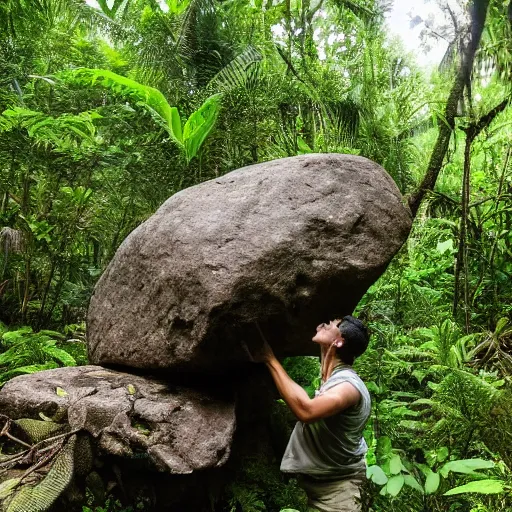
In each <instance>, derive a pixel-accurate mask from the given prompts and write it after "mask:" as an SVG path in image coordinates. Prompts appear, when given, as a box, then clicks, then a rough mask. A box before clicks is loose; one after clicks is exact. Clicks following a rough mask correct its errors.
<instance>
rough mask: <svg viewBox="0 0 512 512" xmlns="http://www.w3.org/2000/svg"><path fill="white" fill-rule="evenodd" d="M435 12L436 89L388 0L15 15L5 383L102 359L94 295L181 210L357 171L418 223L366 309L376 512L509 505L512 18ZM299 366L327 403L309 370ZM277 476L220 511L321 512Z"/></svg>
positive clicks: (4, 23) (2, 296)
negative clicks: (315, 159)
mask: <svg viewBox="0 0 512 512" xmlns="http://www.w3.org/2000/svg"><path fill="white" fill-rule="evenodd" d="M437 3H438V4H439V5H440V6H441V8H442V10H443V12H444V13H445V15H446V23H443V24H442V25H441V26H435V23H434V22H433V21H432V20H421V19H418V17H416V18H415V19H414V22H415V23H423V26H424V29H423V34H424V37H425V43H426V44H430V43H432V41H434V42H435V41H436V38H444V39H446V40H447V41H448V42H449V45H448V50H447V52H446V55H445V57H444V59H443V61H442V63H441V66H440V67H439V69H438V70H436V71H435V72H433V73H431V74H427V73H426V72H425V71H424V70H422V69H420V68H419V67H418V66H417V65H416V64H415V61H414V56H412V55H409V54H407V53H406V52H405V51H404V49H403V47H402V46H401V44H400V42H398V41H396V40H390V39H389V37H388V35H387V30H386V26H385V11H386V9H387V8H388V7H389V5H388V4H389V3H388V2H384V1H381V0H366V1H362V0H316V1H314V0H284V1H280V0H269V1H265V2H262V1H259V0H254V1H253V0H228V1H215V0H165V1H154V0H124V1H120V0H114V1H113V2H107V1H105V0H98V2H97V4H93V2H85V1H83V0H72V1H61V0H44V1H40V0H6V1H4V2H2V3H1V4H0V321H1V322H3V323H1V324H0V336H1V341H0V347H1V348H0V351H1V353H0V384H2V383H4V382H6V381H7V380H8V379H10V378H12V377H13V376H16V375H19V374H22V373H30V372H34V371H39V370H41V369H48V368H55V367H57V366H59V365H74V364H85V363H86V355H85V349H84V342H83V340H84V338H83V336H84V324H83V321H84V317H85V311H86V309H87V303H88V299H89V297H90V294H91V292H92V288H93V286H94V284H95V282H96V280H97V278H98V277H99V275H100V274H101V272H102V271H103V270H104V268H105V267H106V265H107V264H108V262H109V261H110V259H111V258H112V256H113V254H114V253H115V251H116V249H117V247H118V246H119V244H120V243H121V242H122V240H123V239H124V238H125V237H126V235H127V234H128V233H129V232H130V231H132V230H133V229H134V228H135V227H136V226H137V225H139V224H140V223H141V222H143V221H144V220H145V219H146V218H147V217H148V216H149V215H151V214H152V213H153V212H154V211H155V210H156V209H157V208H158V206H159V205H160V204H161V203H162V202H163V201H164V200H165V199H167V198H168V197H169V196H170V195H172V194H173V193H175V192H177V191H179V190H181V189H183V188H184V187H188V186H191V185H194V184H197V183H200V182H203V181H205V180H208V179H211V178H214V177H217V176H219V175H222V174H225V173H226V172H229V171H231V170H233V169H236V168H239V167H242V166H244V165H249V164H251V163H256V162H262V161H266V160H270V159H275V158H280V157H285V156H292V155H297V154H304V153H309V152H342V153H353V154H359V155H362V156H366V157H368V158H371V159H373V160H375V161H377V162H378V163H380V164H381V165H383V166H384V167H385V168H386V170H387V171H388V172H389V173H390V175H391V176H392V177H393V179H394V180H395V182H396V183H397V185H398V187H399V188H400V190H401V192H402V193H403V194H404V196H406V197H408V198H409V204H410V205H411V207H412V209H413V211H414V213H415V215H416V217H415V224H414V227H413V231H412V233H411V236H410V238H409V240H408V242H407V244H406V245H405V246H404V247H403V248H402V250H401V252H400V253H399V254H398V255H397V257H396V258H395V260H394V261H393V263H392V264H391V265H390V267H389V268H388V270H387V272H386V273H385V275H384V276H383V277H382V278H381V279H380V280H379V281H378V282H377V283H376V284H375V285H374V286H373V287H372V288H371V289H370V290H369V291H368V293H367V295H366V296H365V298H364V299H363V301H362V302H361V304H360V305H359V307H358V312H357V314H359V316H360V317H361V318H363V319H364V320H365V321H366V322H368V324H369V326H370V327H371V331H372V342H371V347H370V349H369V350H368V351H367V353H366V354H365V356H364V357H363V358H361V360H360V361H359V362H358V370H359V371H360V373H361V375H362V376H363V378H364V379H365V381H366V382H367V383H368V387H369V389H370V391H371V393H372V397H373V402H374V408H373V414H372V421H371V422H370V424H369V425H368V428H367V432H366V438H367V441H368V445H369V447H370V450H369V453H368V458H367V459H368V465H369V473H368V476H369V482H368V485H367V488H366V489H365V493H364V494H365V496H364V506H365V508H366V510H373V511H386V512H392V511H395V510H396V511H404V510H407V511H409V510H410V511H418V512H419V511H427V510H428V511H432V512H437V511H446V510H449V511H468V512H469V511H471V512H486V511H488V512H491V511H492V512H499V511H506V510H510V509H511V507H512V503H511V501H512V498H511V496H510V490H511V485H512V475H511V464H512V452H511V448H510V447H511V446H512V443H511V436H512V410H511V407H512V406H511V403H512V402H511V398H512V397H511V393H512V386H511V381H510V378H511V377H510V376H511V373H512V354H511V350H512V201H511V199H512V170H511V158H510V157H511V148H510V141H511V139H512V130H511V122H512V118H511V115H512V114H511V112H510V109H509V101H510V94H511V91H510V83H511V73H512V54H511V52H512V38H511V17H510V12H511V6H510V5H509V2H508V1H506V2H503V1H502V0H471V1H463V0H459V1H457V2H453V1H452V2H444V1H441V0H437ZM511 5H512V4H511ZM287 368H288V369H289V371H290V372H291V374H292V375H293V376H295V377H296V378H297V380H298V381H299V382H300V383H301V385H303V386H304V387H306V388H307V389H308V391H309V392H310V393H312V392H313V390H314V387H315V385H316V384H317V383H318V368H317V363H316V362H315V361H314V360H311V359H301V360H295V361H294V360H290V361H288V362H287ZM277 407H279V405H277ZM264 464H265V462H264V461H259V460H252V461H249V462H248V464H247V467H246V471H245V472H244V474H241V475H240V478H239V480H237V481H235V482H233V484H232V485H231V486H230V488H229V489H228V495H226V496H224V498H223V499H222V500H221V502H222V504H223V505H222V509H223V510H224V509H225V510H231V511H242V512H252V511H263V510H269V511H273V510H277V509H279V508H289V509H292V508H295V509H297V510H301V511H302V510H305V505H304V496H303V495H302V494H301V491H300V490H299V489H298V487H297V486H296V484H295V482H294V481H293V480H291V481H286V480H284V479H283V478H282V477H281V476H280V475H279V474H278V472H277V471H275V467H277V461H276V462H275V465H274V469H271V470H269V469H268V467H267V468H266V469H265V466H264ZM3 491H4V492H9V489H7V490H6V489H5V488H3ZM20 499H21V498H20ZM90 506H92V505H91V504H84V510H93V509H92V508H90ZM121 506H122V505H121V504H119V502H117V501H116V500H115V499H114V498H112V499H110V498H109V499H108V500H107V502H106V503H105V505H104V506H102V507H95V508H94V509H95V510H98V511H99V510H120V509H121ZM220 506H221V505H219V507H220ZM220 509H221V508H219V510H220Z"/></svg>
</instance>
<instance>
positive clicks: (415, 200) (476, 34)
mask: <svg viewBox="0 0 512 512" xmlns="http://www.w3.org/2000/svg"><path fill="white" fill-rule="evenodd" d="M488 7H489V0H473V2H472V4H471V32H470V38H469V41H468V43H467V44H466V46H465V48H464V50H463V53H462V55H461V60H460V66H459V70H458V72H457V76H456V77H455V81H454V82H453V86H452V89H451V91H450V95H449V96H448V100H447V101H446V107H445V111H444V119H443V120H442V122H441V125H440V127H439V134H438V137H437V141H436V145H435V146H434V150H433V151H432V155H431V157H430V162H429V164H428V168H427V172H426V173H425V176H424V178H423V181H422V182H421V184H420V185H419V187H418V189H417V190H416V191H415V192H413V193H412V194H411V195H410V197H409V199H408V202H409V207H410V208H411V212H412V214H413V216H414V217H415V216H416V214H417V213H418V209H419V207H420V204H421V202H422V201H423V199H424V197H425V195H426V194H427V192H429V191H431V190H433V189H434V186H435V184H436V181H437V178H438V176H439V173H440V172H441V168H442V166H443V162H444V158H445V156H446V152H447V151H448V145H449V143H450V139H451V136H452V132H453V129H454V128H455V117H456V115H457V106H458V104H459V101H461V100H462V97H463V93H464V88H465V86H466V85H467V84H468V83H470V78H471V71H472V69H473V62H474V60H475V54H476V51H477V49H478V46H479V44H480V39H481V38H482V32H483V29H484V25H485V20H486V18H487V10H488Z"/></svg>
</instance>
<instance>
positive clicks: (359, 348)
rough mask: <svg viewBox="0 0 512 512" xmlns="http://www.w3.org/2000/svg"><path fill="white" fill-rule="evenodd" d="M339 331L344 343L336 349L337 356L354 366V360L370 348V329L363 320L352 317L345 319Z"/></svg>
mask: <svg viewBox="0 0 512 512" xmlns="http://www.w3.org/2000/svg"><path fill="white" fill-rule="evenodd" d="M338 329H339V331H340V334H341V338H342V339H343V343H342V345H341V347H339V348H337V349H336V354H337V355H338V357H339V358H340V359H341V360H342V361H343V362H344V363H346V364H354V359H355V358H356V357H359V356H360V355H361V354H363V353H364V351H365V350H366V349H367V348H368V342H369V340H370V337H369V335H368V329H367V328H366V326H365V325H364V324H363V322H361V320H359V319H357V318H354V317H353V316H350V315H347V316H345V317H343V321H342V322H341V323H340V325H339V326H338Z"/></svg>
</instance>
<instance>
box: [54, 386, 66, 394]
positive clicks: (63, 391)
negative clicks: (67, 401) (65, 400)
mask: <svg viewBox="0 0 512 512" xmlns="http://www.w3.org/2000/svg"><path fill="white" fill-rule="evenodd" d="M55 393H57V395H58V396H68V392H67V391H65V390H64V389H62V388H59V387H58V386H57V387H56V388H55Z"/></svg>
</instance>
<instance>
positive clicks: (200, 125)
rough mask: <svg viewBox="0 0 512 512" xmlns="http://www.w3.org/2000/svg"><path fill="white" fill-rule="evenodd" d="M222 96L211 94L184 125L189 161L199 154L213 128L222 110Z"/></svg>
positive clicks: (184, 139)
mask: <svg viewBox="0 0 512 512" xmlns="http://www.w3.org/2000/svg"><path fill="white" fill-rule="evenodd" d="M220 96H221V95H220V94H215V95H213V96H210V97H209V98H208V99H207V100H206V101H205V102H204V103H203V104H202V105H201V107H200V108H199V109H198V110H196V111H195V112H194V113H193V114H192V115H191V116H190V117H189V118H188V119H187V122H186V123H185V126H184V127H183V143H184V145H185V157H186V159H187V162H190V161H191V160H192V159H193V158H194V157H195V156H196V155H197V152H198V151H199V148H200V147H201V145H202V144H203V142H204V140H205V139H206V137H207V136H208V134H209V133H210V131H211V130H212V128H213V126H214V124H215V121H216V120H217V117H218V115H219V112H220Z"/></svg>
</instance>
